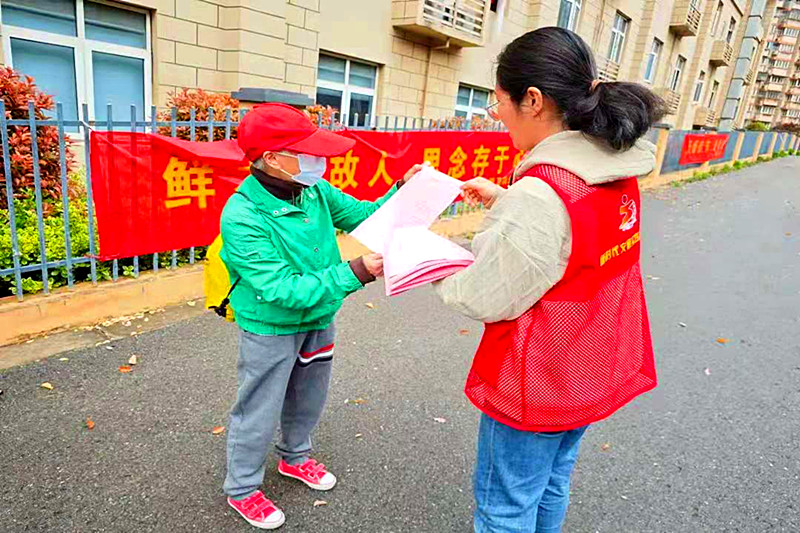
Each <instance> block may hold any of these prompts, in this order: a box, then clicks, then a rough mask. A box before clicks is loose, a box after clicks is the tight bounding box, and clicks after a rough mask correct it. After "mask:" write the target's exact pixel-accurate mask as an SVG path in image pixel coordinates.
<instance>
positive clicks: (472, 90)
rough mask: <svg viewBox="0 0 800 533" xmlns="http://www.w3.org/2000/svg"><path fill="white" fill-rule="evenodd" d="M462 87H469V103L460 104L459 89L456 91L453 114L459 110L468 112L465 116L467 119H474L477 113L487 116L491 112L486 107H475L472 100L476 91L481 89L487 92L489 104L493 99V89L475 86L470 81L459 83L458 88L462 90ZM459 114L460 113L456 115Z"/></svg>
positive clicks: (483, 116)
mask: <svg viewBox="0 0 800 533" xmlns="http://www.w3.org/2000/svg"><path fill="white" fill-rule="evenodd" d="M462 87H464V88H465V89H469V105H460V104H459V103H458V91H456V106H455V108H454V111H453V114H454V115H455V114H456V113H458V112H459V111H460V112H462V113H466V114H467V116H466V117H464V118H465V119H467V120H472V118H473V117H474V116H475V115H478V116H480V117H482V118H487V117H488V116H489V114H488V113H487V111H486V108H485V107H474V106H473V105H472V102H474V101H475V100H474V99H475V91H481V92H485V93H486V104H487V105H488V104H489V102H490V101H491V99H492V91H490V90H489V89H484V88H483V87H475V86H474V85H469V84H468V83H461V82H459V84H458V89H459V90H460V89H461V88H462ZM455 116H458V115H455Z"/></svg>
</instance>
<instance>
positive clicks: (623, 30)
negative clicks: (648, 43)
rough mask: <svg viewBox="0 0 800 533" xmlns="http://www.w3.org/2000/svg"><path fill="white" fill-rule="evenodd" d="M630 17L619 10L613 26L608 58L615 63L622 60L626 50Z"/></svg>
mask: <svg viewBox="0 0 800 533" xmlns="http://www.w3.org/2000/svg"><path fill="white" fill-rule="evenodd" d="M630 22H631V21H630V19H628V18H627V17H626V16H625V15H623V14H622V13H620V12H619V11H617V16H616V17H615V18H614V26H613V27H612V28H611V45H610V46H609V47H608V58H609V59H610V60H611V61H613V62H614V63H620V62H621V61H622V52H623V51H624V50H625V36H626V35H627V33H628V25H629V24H630Z"/></svg>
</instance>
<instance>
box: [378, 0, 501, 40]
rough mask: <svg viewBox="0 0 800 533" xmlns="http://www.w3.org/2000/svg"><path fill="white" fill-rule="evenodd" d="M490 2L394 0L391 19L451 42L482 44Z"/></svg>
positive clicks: (394, 22)
mask: <svg viewBox="0 0 800 533" xmlns="http://www.w3.org/2000/svg"><path fill="white" fill-rule="evenodd" d="M489 6H490V2H489V1H488V0H414V1H411V0H407V1H404V0H399V1H398V0H394V1H393V3H392V12H393V16H392V23H393V25H394V26H395V27H398V28H402V29H403V30H406V31H408V32H411V33H416V34H419V35H422V36H424V37H429V38H434V39H435V40H438V41H441V42H444V43H447V42H449V43H450V44H451V45H453V46H459V47H471V46H482V45H483V43H484V40H485V35H486V18H487V14H488V11H489Z"/></svg>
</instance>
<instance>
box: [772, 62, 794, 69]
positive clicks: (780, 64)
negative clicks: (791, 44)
mask: <svg viewBox="0 0 800 533" xmlns="http://www.w3.org/2000/svg"><path fill="white" fill-rule="evenodd" d="M791 65H792V64H791V63H790V62H789V61H773V62H772V66H773V67H775V68H784V69H785V68H789V67H790V66H791Z"/></svg>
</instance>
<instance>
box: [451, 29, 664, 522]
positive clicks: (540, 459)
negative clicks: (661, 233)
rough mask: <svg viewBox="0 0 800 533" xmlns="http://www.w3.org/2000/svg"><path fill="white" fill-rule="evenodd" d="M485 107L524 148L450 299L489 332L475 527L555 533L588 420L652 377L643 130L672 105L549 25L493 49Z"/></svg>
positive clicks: (478, 401)
mask: <svg viewBox="0 0 800 533" xmlns="http://www.w3.org/2000/svg"><path fill="white" fill-rule="evenodd" d="M496 82H497V84H496V88H495V92H496V95H497V103H496V104H494V105H493V106H491V107H490V108H489V112H490V114H491V115H492V117H493V118H495V119H496V120H500V121H502V122H503V124H505V126H506V127H507V128H508V130H509V133H510V135H511V138H512V141H513V143H514V146H515V147H516V148H518V149H520V150H524V151H526V152H528V155H527V156H526V157H525V158H524V159H523V160H522V162H521V163H520V164H519V165H518V166H517V168H516V169H515V171H514V179H513V181H512V185H511V186H510V187H509V188H508V189H507V190H504V189H502V188H500V187H498V186H497V185H494V184H493V183H491V182H489V181H487V180H484V179H476V180H473V181H470V182H468V183H467V184H465V186H464V196H465V198H466V200H467V201H468V202H471V203H477V202H482V203H483V204H484V205H485V206H486V207H487V208H489V209H488V211H487V215H486V221H485V223H484V227H483V228H482V230H481V232H480V233H479V234H478V235H476V237H475V239H474V242H473V251H474V253H475V256H476V261H475V263H474V265H472V266H471V267H469V268H467V269H465V270H463V271H462V272H460V273H458V274H456V275H454V276H452V277H450V278H448V279H446V280H444V281H443V282H441V283H440V284H438V286H437V291H438V292H439V294H440V296H441V297H442V299H443V300H444V302H445V303H446V304H448V305H449V306H451V307H453V308H455V309H456V310H458V311H460V312H461V313H463V314H465V315H467V316H469V317H471V318H474V319H476V320H481V321H483V322H484V323H485V324H486V329H485V332H484V335H483V339H482V340H481V343H480V346H479V348H478V352H477V353H476V354H475V358H474V361H473V364H472V369H471V371H470V373H469V377H468V378H467V384H466V389H465V391H466V394H467V396H468V397H469V399H470V401H472V403H473V404H474V405H475V406H476V407H477V408H478V409H480V410H481V411H482V412H483V416H482V417H481V422H480V430H479V436H478V459H477V466H476V469H475V479H474V492H475V500H476V510H475V517H474V523H475V531H476V532H487V531H491V532H505V531H508V532H511V531H514V532H523V531H524V532H528V531H530V532H537V533H544V532H558V531H560V530H561V524H562V522H563V520H564V516H565V515H566V511H567V504H568V499H569V479H570V475H571V473H572V469H573V466H574V464H575V460H576V459H577V454H578V445H579V442H580V439H581V437H582V436H583V434H584V432H585V431H586V428H587V427H588V426H589V424H591V423H593V422H597V421H598V420H601V419H603V418H606V417H608V416H610V415H611V414H613V413H614V412H615V411H616V410H617V409H619V408H620V407H622V406H623V405H625V404H626V403H628V402H630V401H631V400H632V399H633V398H635V397H636V396H638V395H640V394H642V393H644V392H646V391H649V390H651V389H652V388H654V387H655V386H656V375H655V367H654V363H653V350H652V345H651V340H650V329H649V325H648V319H647V309H646V306H645V299H644V292H643V289H642V276H641V269H640V264H639V255H640V230H639V228H640V218H641V204H640V201H639V188H638V185H637V182H636V179H637V178H638V177H640V176H644V175H646V174H648V173H649V172H650V171H651V170H653V166H654V164H655V146H653V144H652V143H649V142H647V141H644V140H642V139H640V137H641V136H642V135H644V134H645V133H646V132H647V130H648V128H649V127H650V126H651V125H652V124H653V123H654V122H655V121H657V120H658V119H659V118H660V117H661V116H662V115H663V110H664V103H663V101H662V100H661V99H660V98H658V97H657V96H655V95H654V94H653V93H652V92H650V91H649V90H648V89H646V88H645V87H643V86H641V85H638V84H634V83H619V82H613V83H611V82H602V81H599V80H598V74H597V68H596V66H595V62H594V59H593V57H592V52H591V50H590V49H589V47H588V46H587V45H586V43H585V42H584V41H583V40H582V39H581V38H580V37H579V36H578V35H576V34H575V33H573V32H570V31H568V30H564V29H561V28H541V29H539V30H536V31H532V32H530V33H527V34H525V35H523V36H522V37H519V38H518V39H516V40H515V41H514V42H512V43H511V44H509V45H508V46H507V47H506V49H505V50H504V51H503V52H502V53H501V54H500V56H499V58H498V65H497V79H496Z"/></svg>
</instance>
